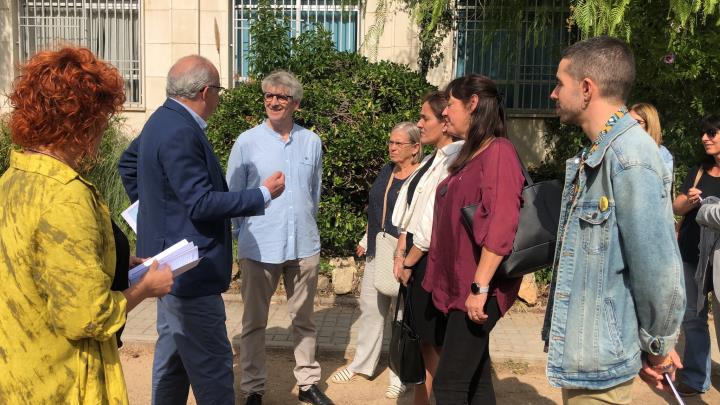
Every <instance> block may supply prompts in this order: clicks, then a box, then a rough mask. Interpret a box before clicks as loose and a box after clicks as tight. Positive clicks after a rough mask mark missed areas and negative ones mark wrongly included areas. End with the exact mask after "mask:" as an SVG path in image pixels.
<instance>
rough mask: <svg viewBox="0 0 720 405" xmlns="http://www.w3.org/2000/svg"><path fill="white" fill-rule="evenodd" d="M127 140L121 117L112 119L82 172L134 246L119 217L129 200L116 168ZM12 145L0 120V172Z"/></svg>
mask: <svg viewBox="0 0 720 405" xmlns="http://www.w3.org/2000/svg"><path fill="white" fill-rule="evenodd" d="M128 143H129V141H128V140H127V138H126V137H125V136H124V135H123V133H122V121H121V120H120V119H119V118H115V119H113V120H112V121H111V123H110V125H109V126H108V129H107V130H106V131H105V134H104V135H103V140H102V143H101V144H100V152H99V154H98V157H99V159H98V161H97V162H96V164H95V166H94V167H93V168H92V169H91V170H90V171H89V172H88V173H86V174H85V176H86V177H87V179H88V180H89V181H90V182H92V183H93V184H94V185H95V186H96V187H97V188H98V191H100V193H101V194H102V196H103V198H104V199H105V201H106V202H107V204H108V207H109V208H110V214H111V216H112V218H113V220H115V222H116V223H117V224H118V225H119V226H120V227H121V228H122V229H123V231H124V232H125V234H126V235H127V236H128V239H130V242H131V245H133V246H134V241H135V234H134V232H133V231H132V230H131V229H130V228H129V227H128V226H127V224H126V223H125V221H124V220H123V219H122V218H121V217H120V213H121V212H122V211H123V210H124V209H125V208H127V206H128V204H129V202H128V198H127V196H126V194H125V189H124V188H123V186H122V182H121V181H120V176H119V175H118V170H117V164H118V160H119V159H120V154H122V152H123V151H124V150H125V148H126V147H127V145H128ZM12 149H13V143H12V141H11V140H10V131H9V130H8V128H7V126H6V125H5V123H0V175H1V174H2V173H5V170H7V168H8V163H9V158H10V151H11V150H12ZM132 251H134V248H133V249H132Z"/></svg>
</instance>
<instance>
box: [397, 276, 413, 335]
mask: <svg viewBox="0 0 720 405" xmlns="http://www.w3.org/2000/svg"><path fill="white" fill-rule="evenodd" d="M411 282H412V281H411ZM398 289H399V290H398V295H397V299H396V300H395V316H394V317H393V322H395V321H397V319H398V313H399V312H400V302H402V303H403V317H402V320H401V322H402V323H404V324H406V325H411V324H410V323H408V321H409V320H412V316H413V315H412V298H411V291H412V289H411V287H410V283H408V286H407V287H406V286H404V285H402V284H400V287H398Z"/></svg>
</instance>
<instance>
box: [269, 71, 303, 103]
mask: <svg viewBox="0 0 720 405" xmlns="http://www.w3.org/2000/svg"><path fill="white" fill-rule="evenodd" d="M261 86H262V90H263V91H267V89H268V87H282V88H284V89H285V90H287V92H288V93H289V94H288V95H289V96H290V97H292V98H293V100H295V101H300V100H302V98H303V87H302V84H300V82H299V81H298V79H297V78H296V77H295V75H293V74H292V73H290V72H287V71H285V70H276V71H274V72H272V73H270V74H269V75H267V76H266V77H265V78H264V79H263V81H262V85H261Z"/></svg>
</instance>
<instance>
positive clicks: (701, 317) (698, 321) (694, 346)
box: [680, 262, 711, 392]
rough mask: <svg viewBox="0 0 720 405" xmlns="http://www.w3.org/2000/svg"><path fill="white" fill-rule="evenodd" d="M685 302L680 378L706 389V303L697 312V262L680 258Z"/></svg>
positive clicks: (707, 386)
mask: <svg viewBox="0 0 720 405" xmlns="http://www.w3.org/2000/svg"><path fill="white" fill-rule="evenodd" d="M683 268H684V270H685V294H686V297H687V306H686V307H685V316H684V317H683V322H682V330H683V333H684V334H685V353H684V356H683V362H682V363H683V369H682V372H681V374H680V375H681V377H682V381H683V382H684V383H685V384H687V385H689V386H690V387H692V388H694V389H696V390H698V391H700V392H707V390H708V389H710V365H711V363H710V331H709V329H708V303H707V301H705V306H704V307H703V308H701V309H700V313H698V311H697V310H698V307H697V297H698V294H702V291H698V288H697V285H696V284H695V269H696V268H697V264H696V263H687V262H683Z"/></svg>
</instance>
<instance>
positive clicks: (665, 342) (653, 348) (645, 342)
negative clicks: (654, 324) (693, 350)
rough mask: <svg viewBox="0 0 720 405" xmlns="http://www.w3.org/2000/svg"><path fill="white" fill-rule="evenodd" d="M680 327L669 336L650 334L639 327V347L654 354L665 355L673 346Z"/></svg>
mask: <svg viewBox="0 0 720 405" xmlns="http://www.w3.org/2000/svg"><path fill="white" fill-rule="evenodd" d="M679 333H680V329H679V328H678V330H677V331H675V333H673V334H672V335H670V336H652V335H650V334H649V333H647V331H646V330H645V329H643V328H640V331H639V335H640V348H641V349H642V351H644V352H646V353H650V354H652V355H655V356H667V354H668V353H669V352H670V350H671V349H672V348H673V347H675V343H676V342H677V339H678V334H679Z"/></svg>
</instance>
